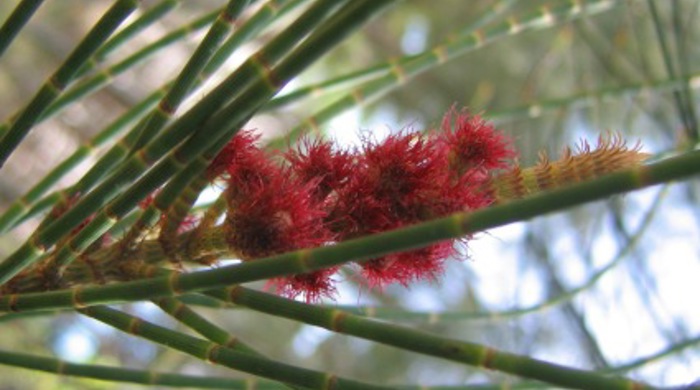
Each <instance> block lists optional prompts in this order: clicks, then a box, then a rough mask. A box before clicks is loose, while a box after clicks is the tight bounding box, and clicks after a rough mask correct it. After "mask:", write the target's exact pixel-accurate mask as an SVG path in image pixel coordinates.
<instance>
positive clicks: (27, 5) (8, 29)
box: [0, 0, 44, 57]
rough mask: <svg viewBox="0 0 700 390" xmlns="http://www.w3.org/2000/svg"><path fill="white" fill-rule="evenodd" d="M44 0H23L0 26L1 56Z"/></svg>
mask: <svg viewBox="0 0 700 390" xmlns="http://www.w3.org/2000/svg"><path fill="white" fill-rule="evenodd" d="M43 2H44V0H22V2H20V3H19V4H17V6H16V7H15V9H14V11H12V14H10V16H9V17H8V18H7V20H5V23H3V25H2V27H0V57H2V55H3V54H4V53H5V50H6V49H7V48H8V47H9V46H10V43H12V41H13V40H14V39H15V37H16V36H17V34H18V33H19V32H20V30H22V27H24V25H25V24H27V22H28V21H29V19H30V18H31V17H32V15H34V12H36V10H37V9H39V7H40V6H41V3H43Z"/></svg>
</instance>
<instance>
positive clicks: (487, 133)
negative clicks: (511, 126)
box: [440, 108, 515, 175]
mask: <svg viewBox="0 0 700 390" xmlns="http://www.w3.org/2000/svg"><path fill="white" fill-rule="evenodd" d="M453 121H454V128H453V127H452V122H453ZM442 130H443V132H442V133H441V136H440V140H441V142H443V143H444V144H445V147H446V148H447V149H448V150H449V154H448V158H449V163H450V169H452V170H453V171H454V172H457V173H458V174H459V175H462V174H464V173H465V172H467V171H469V170H471V169H480V170H484V171H490V170H493V169H504V168H507V167H508V166H510V162H511V160H512V158H513V157H515V151H514V150H513V148H512V142H511V141H510V140H509V139H508V138H507V137H505V136H504V135H503V134H501V133H500V132H498V131H496V130H495V129H494V127H493V125H491V124H490V123H488V122H486V121H484V120H483V119H481V117H479V116H478V115H476V116H469V115H468V114H466V113H464V112H457V110H455V109H454V108H452V109H450V111H448V112H447V114H445V116H444V117H443V120H442Z"/></svg>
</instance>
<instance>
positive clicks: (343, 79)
mask: <svg viewBox="0 0 700 390" xmlns="http://www.w3.org/2000/svg"><path fill="white" fill-rule="evenodd" d="M515 1H516V0H501V1H499V2H498V3H496V4H494V5H493V6H492V7H490V8H489V9H488V11H486V13H484V14H483V15H482V16H481V17H479V19H477V20H476V21H475V22H473V23H469V26H468V27H467V28H465V29H464V30H463V31H461V32H460V33H459V35H465V34H467V35H468V34H471V33H473V32H474V30H477V29H479V28H481V27H482V26H483V25H485V24H488V23H489V22H491V21H492V20H493V19H495V18H497V17H498V16H499V15H501V14H502V13H504V12H505V11H507V10H508V9H509V8H510V7H511V6H512V5H513V4H514V3H515ZM430 52H431V51H430V50H429V51H426V52H424V53H421V54H414V55H410V56H405V57H402V58H400V59H399V60H398V61H396V62H398V63H399V64H402V63H406V62H408V61H411V60H413V59H415V58H418V57H420V56H421V55H426V54H430ZM394 63H395V62H389V63H383V64H379V65H374V66H370V67H367V68H365V69H361V70H358V71H354V72H350V73H348V74H345V75H341V76H338V77H334V78H332V79H330V80H325V81H321V82H319V83H315V84H311V85H308V86H305V87H301V88H298V89H295V90H294V91H292V92H289V93H286V94H284V95H282V96H278V97H275V98H274V99H272V100H270V101H269V102H268V103H267V104H265V106H264V109H265V110H272V109H274V108H277V107H281V106H284V105H287V104H291V103H293V102H295V101H298V100H300V99H303V98H306V97H309V96H318V95H321V94H323V93H327V92H330V91H332V90H334V89H335V88H337V87H340V86H342V85H345V84H349V83H357V82H360V81H362V80H366V79H367V78H370V77H373V76H377V74H386V73H388V72H391V71H392V68H393V67H394Z"/></svg>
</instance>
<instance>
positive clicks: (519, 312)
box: [335, 186, 668, 324]
mask: <svg viewBox="0 0 700 390" xmlns="http://www.w3.org/2000/svg"><path fill="white" fill-rule="evenodd" d="M667 189H668V186H666V187H664V189H663V190H662V191H661V192H660V193H659V194H658V195H657V196H656V198H655V200H654V203H653V204H652V206H651V207H650V208H649V210H647V212H646V213H645V214H644V217H643V220H642V222H641V223H640V225H639V227H638V228H637V230H636V231H635V232H634V234H632V236H631V237H630V239H629V241H628V242H627V243H626V244H625V246H624V247H623V248H622V249H620V251H619V252H618V253H617V254H616V255H615V257H614V258H613V259H612V260H611V261H610V262H608V264H606V265H605V266H603V267H601V268H600V269H599V270H597V271H596V272H594V273H593V274H592V275H591V276H590V277H589V278H588V280H586V282H584V283H582V284H581V285H579V286H578V287H575V288H572V289H570V290H567V291H564V292H562V293H561V294H557V295H556V296H555V297H553V298H551V299H548V300H545V301H543V302H540V303H537V304H534V305H531V306H528V307H523V308H518V309H511V310H504V311H495V312H486V311H484V312H472V311H454V312H447V311H442V312H419V311H406V310H401V309H389V308H384V307H375V306H364V307H362V306H340V307H339V306H335V308H338V309H342V310H345V311H347V312H349V313H352V314H357V315H362V316H364V317H368V318H377V319H390V320H413V321H424V322H427V323H429V324H438V323H442V322H451V321H474V320H486V321H502V320H506V319H509V318H514V317H520V316H523V315H526V314H531V313H537V312H542V311H544V310H547V309H550V308H552V307H556V306H558V305H560V304H562V303H564V302H570V301H571V300H572V299H573V298H574V297H576V296H577V295H579V294H581V293H583V292H585V291H588V290H589V289H591V287H593V286H595V285H596V284H597V283H598V281H600V279H602V278H603V276H605V275H607V274H608V273H609V272H610V271H611V270H613V269H614V268H615V267H617V266H618V265H619V264H620V263H621V262H622V260H624V259H625V258H626V257H627V256H628V255H629V253H630V252H631V251H632V250H634V248H635V247H636V246H637V244H638V243H639V241H640V240H641V239H642V237H643V236H644V233H645V232H646V231H647V229H648V228H649V227H650V226H651V222H652V220H653V219H654V218H653V217H654V216H655V215H656V214H657V211H658V210H659V208H660V206H661V204H662V203H663V202H662V200H663V199H664V196H665V194H666V192H667Z"/></svg>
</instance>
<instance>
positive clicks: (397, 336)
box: [211, 286, 652, 390]
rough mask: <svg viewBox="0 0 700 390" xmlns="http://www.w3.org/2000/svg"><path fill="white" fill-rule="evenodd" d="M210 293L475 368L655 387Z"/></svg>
mask: <svg viewBox="0 0 700 390" xmlns="http://www.w3.org/2000/svg"><path fill="white" fill-rule="evenodd" d="M211 295H212V296H216V297H217V298H220V299H222V300H226V301H230V302H232V303H235V304H237V305H242V306H245V307H248V308H250V309H254V310H257V311H261V312H263V313H267V314H270V315H274V316H278V317H283V318H288V319H292V320H295V321H301V322H304V323H306V324H309V325H314V326H319V327H322V328H325V329H328V330H330V331H332V332H336V333H342V334H348V335H352V336H356V337H360V338H363V339H367V340H372V341H376V342H378V343H382V344H387V345H391V346H394V347H397V348H401V349H403V350H408V351H413V352H417V353H420V354H424V355H429V356H434V357H438V358H442V359H447V360H451V361H454V362H458V363H462V364H467V365H470V366H475V367H480V368H485V369H488V370H495V371H501V372H505V373H508V374H514V375H518V376H520V377H524V378H530V379H536V380H540V381H544V382H547V383H551V384H554V385H557V386H565V387H569V388H573V389H590V390H599V389H620V390H622V389H625V390H627V389H630V388H634V389H651V388H652V387H651V386H647V385H645V384H643V383H640V382H634V381H631V380H628V379H624V378H615V377H609V376H605V375H602V374H599V373H596V372H594V371H585V370H579V369H575V368H571V367H566V366H562V365H558V364H553V363H547V362H544V361H541V360H537V359H533V358H529V357H527V356H522V355H516V354H512V353H508V352H505V351H499V350H497V349H493V348H490V347H487V346H484V345H481V344H476V343H470V342H466V341H460V340H455V339H449V338H446V337H440V336H436V335H433V334H430V333H427V332H423V331H419V330H414V329H411V328H408V327H404V326H400V325H394V324H388V323H385V322H379V321H375V320H371V319H367V318H364V317H361V316H356V315H353V314H349V313H347V312H345V311H343V310H338V309H328V308H323V307H319V306H314V305H308V304H304V303H301V302H297V301H293V300H288V299H284V298H280V297H277V296H274V295H270V294H265V293H261V292H258V291H255V290H251V289H247V288H244V287H241V286H234V287H230V288H227V289H225V290H217V291H212V292H211Z"/></svg>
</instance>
